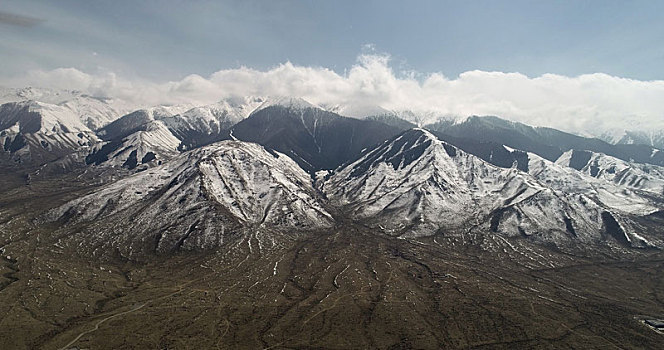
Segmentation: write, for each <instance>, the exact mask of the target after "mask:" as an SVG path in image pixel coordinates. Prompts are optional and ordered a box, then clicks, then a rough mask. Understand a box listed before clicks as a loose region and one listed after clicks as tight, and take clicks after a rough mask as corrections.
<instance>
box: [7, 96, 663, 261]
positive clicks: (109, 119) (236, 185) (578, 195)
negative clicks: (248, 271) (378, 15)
mask: <svg viewBox="0 0 664 350" xmlns="http://www.w3.org/2000/svg"><path fill="white" fill-rule="evenodd" d="M28 92H31V94H28V95H27V96H28V98H32V97H35V95H37V93H36V92H35V91H31V90H30V91H28ZM26 94H27V92H26ZM74 95H75V96H74V97H67V96H65V97H67V98H65V100H64V101H59V102H58V103H57V104H53V103H47V102H38V101H34V100H23V101H12V102H7V103H5V104H3V105H1V106H0V128H1V129H2V131H0V142H2V145H3V152H2V155H3V157H2V162H3V163H4V165H3V167H2V169H4V170H3V171H5V172H10V171H13V172H23V173H25V174H26V176H28V177H30V175H31V174H36V173H38V172H39V171H40V169H43V168H44V167H47V168H48V167H51V168H55V169H61V171H60V172H61V173H63V174H64V173H67V172H71V171H72V169H106V170H105V171H107V170H112V169H117V174H115V175H114V178H116V179H119V180H117V182H112V183H110V184H108V185H107V186H106V187H102V188H100V189H98V190H97V191H95V192H94V193H92V194H90V195H88V196H85V197H83V198H79V199H75V200H73V201H71V202H70V203H68V204H66V205H65V206H62V207H60V208H59V209H57V210H54V211H52V212H50V214H49V215H48V216H47V217H48V218H50V219H49V220H59V221H63V222H66V223H69V222H86V221H90V220H93V221H99V220H119V221H122V222H128V223H129V222H131V223H132V224H131V225H130V226H127V227H126V230H128V231H131V232H134V233H135V234H134V235H133V236H131V237H123V238H122V239H121V240H122V241H126V242H127V244H129V245H130V246H131V247H135V248H136V249H135V250H133V251H150V250H151V249H152V250H155V251H168V250H173V249H180V248H183V249H184V248H187V249H195V248H197V247H198V248H205V247H209V246H214V245H216V244H222V242H223V241H224V238H223V237H224V235H226V234H228V232H231V231H237V230H243V229H246V228H248V227H257V226H256V225H258V226H261V225H262V226H265V227H268V226H269V227H270V229H274V230H279V229H293V228H297V229H302V230H311V229H319V228H322V227H326V226H329V225H333V224H334V223H335V222H337V223H338V222H339V221H340V220H341V221H343V220H354V221H358V222H362V223H363V225H367V226H369V227H373V228H379V229H380V230H382V231H383V232H385V233H386V234H389V235H396V236H406V237H419V236H430V235H435V234H440V233H444V234H447V235H466V234H471V233H473V232H475V231H488V232H494V233H495V234H497V235H503V236H504V237H514V236H520V237H524V238H527V239H532V240H535V241H540V242H545V243H553V244H569V243H570V242H583V243H584V244H605V243H606V242H607V240H609V241H611V240H612V241H613V242H614V243H615V244H619V245H622V246H628V247H638V248H654V247H664V244H663V241H662V238H661V237H660V236H657V235H655V236H652V235H650V234H648V233H643V232H644V230H643V227H644V226H643V225H644V224H643V222H642V221H641V218H644V217H645V218H647V217H648V216H650V215H658V214H657V213H660V212H662V209H664V167H663V166H664V153H662V152H661V151H660V150H659V149H658V148H655V147H652V146H648V145H643V144H630V143H617V144H611V143H607V142H605V141H602V140H600V139H593V138H585V137H581V136H577V135H573V134H569V133H566V132H562V131H559V130H555V129H551V128H540V127H531V126H528V125H525V124H521V123H516V122H510V121H506V120H504V119H500V118H498V117H478V116H471V117H469V118H467V119H465V120H463V121H458V120H452V119H446V118H441V119H439V120H438V121H437V122H436V123H432V124H429V125H425V126H421V127H417V126H416V125H415V124H413V123H412V122H410V121H408V120H404V119H402V118H401V117H400V116H399V115H398V114H395V113H383V114H378V115H375V116H371V117H367V118H364V119H356V118H349V117H345V116H342V115H339V114H337V113H335V112H332V111H330V110H326V109H323V108H321V107H319V106H316V105H313V104H311V103H308V102H307V101H305V100H302V99H298V98H288V97H280V98H264V97H242V98H234V99H228V100H223V101H220V102H218V103H215V104H211V105H205V106H194V107H192V106H157V107H151V108H144V109H139V110H136V111H132V112H129V113H125V114H124V115H120V114H119V113H118V112H117V111H118V109H116V108H115V107H113V105H112V103H110V102H108V101H104V100H100V99H95V98H92V97H89V96H83V95H76V94H74ZM47 96H49V98H52V97H53V96H52V94H50V95H47ZM58 96H60V95H58ZM37 97H38V96H37ZM93 107H94V108H93ZM403 115H406V116H408V117H409V118H410V119H411V120H412V119H417V116H415V115H414V114H413V113H402V114H401V116H403ZM427 118H429V119H430V116H424V117H422V118H421V120H425V119H427ZM12 164H13V165H14V167H13V168H12ZM65 164H66V166H65ZM56 173H57V172H56ZM132 173H135V174H134V175H131V174H132ZM53 176H55V175H53ZM182 210H183V212H184V213H189V214H187V215H186V216H182V215H180V214H179V213H180V211H182ZM192 215H193V216H192ZM129 217H131V218H133V220H129V219H125V218H129ZM157 217H159V218H162V219H161V220H159V221H154V219H155V218H157ZM111 218H112V219H111ZM635 218H639V219H638V220H637V219H635ZM637 221H638V222H639V223H638V224H637ZM268 224H269V225H268ZM128 225H129V224H128ZM135 225H138V226H135ZM645 225H648V224H647V222H646V224H645ZM169 230H175V231H177V233H174V234H173V235H171V234H168V233H167V234H166V236H168V238H167V239H162V238H163V237H162V238H158V239H157V238H155V237H156V236H155V235H162V236H163V235H164V232H169ZM160 232H161V233H160ZM113 235H114V234H113V233H103V234H101V235H93V236H94V237H95V238H94V239H95V240H102V241H103V240H105V239H107V240H108V242H106V241H104V242H105V243H103V242H102V243H103V244H110V243H109V242H115V243H114V244H116V243H117V242H118V240H117V239H116V238H113ZM150 242H152V243H150ZM154 242H156V243H154ZM98 243H99V242H98ZM153 243H154V244H156V246H154V247H152V246H150V244H153ZM100 244H101V243H100Z"/></svg>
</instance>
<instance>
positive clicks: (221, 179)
mask: <svg viewBox="0 0 664 350" xmlns="http://www.w3.org/2000/svg"><path fill="white" fill-rule="evenodd" d="M310 183H311V180H310V177H309V176H308V175H307V174H306V173H305V172H304V171H303V170H302V169H300V168H299V167H298V166H297V164H295V162H293V161H292V160H291V159H290V158H288V157H287V156H285V155H283V154H280V153H275V152H268V151H266V150H265V149H264V148H263V147H261V146H259V145H256V144H252V143H246V142H237V141H222V142H219V143H216V144H213V145H210V146H206V147H203V148H199V149H196V150H193V151H190V152H187V153H184V154H182V155H180V156H179V157H177V158H175V159H173V160H172V161H170V162H168V163H166V164H164V165H162V166H160V167H156V168H152V169H149V170H146V171H144V172H141V173H138V174H136V175H134V176H130V177H128V178H125V179H123V180H120V181H118V182H116V183H113V184H111V185H109V186H106V187H104V188H102V189H101V190H99V191H96V192H94V193H92V194H90V195H87V196H85V197H82V198H79V199H76V200H74V201H71V202H69V203H67V204H66V205H64V206H62V207H60V208H58V209H55V210H53V211H52V212H50V213H49V215H48V219H49V220H60V221H61V222H62V223H70V224H71V223H78V222H87V223H88V225H87V226H86V227H87V228H88V232H86V233H82V234H81V235H82V236H80V237H72V239H83V240H85V241H87V242H88V243H87V244H85V246H86V247H99V246H106V247H108V248H111V247H113V248H119V249H121V250H122V253H123V254H125V255H131V254H133V253H138V252H142V253H145V252H150V251H156V252H169V251H173V250H179V249H206V248H211V247H216V246H219V245H222V244H225V243H227V241H231V240H232V239H233V237H237V236H238V235H240V234H241V233H243V232H244V230H245V229H248V228H252V229H253V230H254V231H252V232H253V234H255V230H256V229H260V228H264V229H266V230H280V229H283V230H294V229H300V230H306V229H314V228H324V227H329V226H330V225H331V224H332V217H331V216H330V214H328V213H327V211H326V210H325V209H324V208H323V206H322V204H320V203H319V200H318V195H317V193H316V192H315V191H314V189H313V188H312V187H311V184H310ZM265 239H268V238H265ZM259 240H260V243H259V244H261V243H264V242H263V239H262V238H261V239H259Z"/></svg>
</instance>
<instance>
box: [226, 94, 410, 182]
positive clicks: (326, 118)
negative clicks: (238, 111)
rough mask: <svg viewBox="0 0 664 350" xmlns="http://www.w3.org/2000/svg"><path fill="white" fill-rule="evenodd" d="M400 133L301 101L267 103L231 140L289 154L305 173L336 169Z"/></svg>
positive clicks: (233, 129)
mask: <svg viewBox="0 0 664 350" xmlns="http://www.w3.org/2000/svg"><path fill="white" fill-rule="evenodd" d="M397 133H399V129H398V128H396V127H393V126H389V125H387V124H384V123H381V122H377V121H368V120H358V119H353V118H346V117H342V116H340V115H338V114H334V113H331V112H328V111H325V110H323V109H320V108H317V107H315V106H313V105H311V104H309V103H307V102H306V101H304V100H301V99H285V100H284V99H282V100H277V101H268V102H267V103H266V104H264V105H263V106H261V107H259V108H258V109H257V111H255V112H254V113H252V114H251V115H250V116H249V118H247V119H245V120H243V121H241V122H240V123H238V124H237V125H235V126H234V127H233V128H231V131H230V135H229V137H231V138H236V139H238V140H242V141H250V142H256V143H259V144H262V145H264V146H266V147H268V148H271V149H275V150H277V151H279V152H282V153H285V154H288V155H289V156H290V157H291V158H293V160H295V161H296V162H297V163H298V164H299V165H300V166H301V167H302V168H303V169H304V170H306V171H308V172H314V171H318V170H322V169H334V168H336V167H338V166H339V165H341V164H343V163H345V162H347V161H349V160H350V159H353V158H354V157H356V156H357V155H359V154H360V152H361V151H362V150H364V149H366V148H368V147H371V146H373V145H375V144H377V143H380V142H382V141H384V140H386V139H388V138H390V137H392V136H394V135H396V134H397Z"/></svg>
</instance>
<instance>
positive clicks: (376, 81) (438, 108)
mask: <svg viewBox="0 0 664 350" xmlns="http://www.w3.org/2000/svg"><path fill="white" fill-rule="evenodd" d="M13 84H14V85H16V86H19V85H20V86H25V85H32V86H45V87H51V88H65V89H75V90H81V91H84V92H87V93H90V94H93V95H98V96H107V97H115V98H120V99H124V100H127V101H130V102H132V103H135V104H136V105H141V106H147V105H154V104H178V103H194V104H205V103H212V102H214V101H217V100H219V99H222V98H225V97H231V96H238V95H239V96H242V95H259V96H267V95H274V96H294V97H302V98H304V99H306V100H308V101H310V102H312V103H317V104H321V105H326V106H341V109H340V110H341V111H343V112H344V113H345V114H348V115H350V116H356V117H357V116H362V114H366V113H369V111H376V110H380V109H381V108H382V109H388V110H412V111H414V112H420V113H427V115H429V116H442V115H445V116H456V117H465V116H469V115H497V116H500V117H503V118H506V119H510V120H514V121H520V122H524V123H527V124H531V125H536V126H549V127H554V128H558V129H562V130H567V131H571V132H578V133H596V132H597V131H604V130H611V129H628V130H634V129H637V130H639V129H641V130H649V129H652V128H662V129H664V81H659V80H658V81H639V80H632V79H625V78H619V77H614V76H610V75H607V74H602V73H597V74H585V75H580V76H577V77H566V76H561V75H555V74H545V75H542V76H539V77H534V78H531V77H528V76H526V75H523V74H520V73H503V72H485V71H469V72H465V73H462V74H460V75H459V76H458V77H457V78H454V79H450V78H448V77H445V76H444V75H442V74H440V73H432V74H416V73H413V72H407V73H400V72H395V71H394V70H393V68H392V67H391V66H390V58H389V56H387V55H384V54H364V55H361V56H359V57H358V60H357V63H356V64H355V65H354V66H353V67H351V68H350V69H349V70H347V71H346V72H345V73H344V74H338V73H336V72H334V71H332V70H330V69H327V68H324V67H306V66H297V65H294V64H292V63H290V62H286V63H284V64H280V65H278V66H276V67H273V68H272V69H269V70H265V71H260V70H255V69H252V68H248V67H241V68H237V69H226V70H220V71H218V72H215V73H213V74H212V75H210V76H209V77H202V76H200V75H195V74H193V75H189V76H187V77H185V78H183V79H182V80H179V81H171V82H166V83H154V82H149V81H142V80H139V79H129V78H127V77H118V76H116V75H115V74H113V73H101V74H88V73H84V72H81V71H79V70H77V69H74V68H61V69H56V70H52V71H32V72H29V73H28V74H27V75H26V76H24V77H23V78H21V79H18V80H16V81H14V82H13Z"/></svg>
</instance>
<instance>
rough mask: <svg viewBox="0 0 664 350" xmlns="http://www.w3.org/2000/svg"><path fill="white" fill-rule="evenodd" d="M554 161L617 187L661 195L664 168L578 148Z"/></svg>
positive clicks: (663, 183)
mask: <svg viewBox="0 0 664 350" xmlns="http://www.w3.org/2000/svg"><path fill="white" fill-rule="evenodd" d="M556 164H559V165H562V166H567V167H571V168H574V169H576V170H578V171H580V172H582V173H584V174H586V175H589V176H591V177H594V178H598V179H604V180H606V181H608V182H612V183H615V184H616V185H619V186H621V187H627V188H631V189H638V190H643V191H649V192H653V193H654V194H657V195H664V168H662V167H659V166H656V165H652V164H639V163H633V162H626V161H623V160H621V159H618V158H615V157H611V156H607V155H605V154H601V153H594V152H590V151H579V150H571V151H567V152H565V153H564V154H563V155H562V156H560V158H559V159H558V160H557V161H556Z"/></svg>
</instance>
